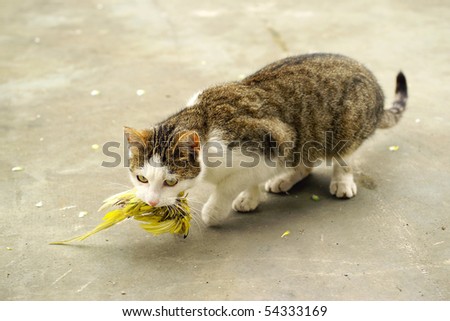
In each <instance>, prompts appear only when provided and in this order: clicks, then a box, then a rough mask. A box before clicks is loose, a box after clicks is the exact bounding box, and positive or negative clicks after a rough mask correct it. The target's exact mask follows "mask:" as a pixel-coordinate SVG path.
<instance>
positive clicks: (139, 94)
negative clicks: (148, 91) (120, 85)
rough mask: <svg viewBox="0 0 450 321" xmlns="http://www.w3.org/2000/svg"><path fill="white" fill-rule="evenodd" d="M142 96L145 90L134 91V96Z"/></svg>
mask: <svg viewBox="0 0 450 321" xmlns="http://www.w3.org/2000/svg"><path fill="white" fill-rule="evenodd" d="M143 94H145V90H144V89H138V90H136V95H138V96H142V95H143Z"/></svg>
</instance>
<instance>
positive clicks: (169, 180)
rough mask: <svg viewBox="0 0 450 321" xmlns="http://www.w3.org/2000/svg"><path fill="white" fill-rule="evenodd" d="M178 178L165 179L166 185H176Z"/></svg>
mask: <svg viewBox="0 0 450 321" xmlns="http://www.w3.org/2000/svg"><path fill="white" fill-rule="evenodd" d="M177 183H178V180H177V179H176V178H169V179H166V180H165V181H164V185H166V186H175V185H177Z"/></svg>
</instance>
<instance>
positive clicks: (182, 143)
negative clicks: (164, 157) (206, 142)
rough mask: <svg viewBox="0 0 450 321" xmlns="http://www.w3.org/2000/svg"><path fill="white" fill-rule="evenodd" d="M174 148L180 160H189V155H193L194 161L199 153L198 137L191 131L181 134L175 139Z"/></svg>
mask: <svg viewBox="0 0 450 321" xmlns="http://www.w3.org/2000/svg"><path fill="white" fill-rule="evenodd" d="M175 148H176V149H177V150H178V152H179V154H180V157H181V158H183V157H185V158H189V155H193V156H194V159H195V160H196V159H197V157H198V155H199V153H200V136H199V135H198V133H197V132H195V131H192V130H190V131H185V132H181V133H179V134H178V135H177V137H176V138H175Z"/></svg>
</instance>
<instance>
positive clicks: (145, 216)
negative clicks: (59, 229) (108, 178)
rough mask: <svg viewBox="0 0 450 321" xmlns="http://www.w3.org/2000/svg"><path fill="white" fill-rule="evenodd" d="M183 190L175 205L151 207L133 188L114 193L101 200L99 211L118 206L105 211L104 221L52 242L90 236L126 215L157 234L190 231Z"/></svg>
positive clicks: (183, 233)
mask: <svg viewBox="0 0 450 321" xmlns="http://www.w3.org/2000/svg"><path fill="white" fill-rule="evenodd" d="M186 196H187V195H186V194H185V193H184V192H181V193H180V194H178V198H177V201H176V204H175V205H174V206H162V207H152V206H150V205H148V204H147V203H145V202H143V201H141V200H140V199H138V198H137V197H136V191H135V190H134V189H131V190H128V191H125V192H122V193H118V194H115V195H113V196H110V197H108V198H107V199H105V200H104V201H103V205H102V206H101V207H100V209H99V211H102V210H105V209H107V208H111V207H119V208H116V209H113V210H111V211H109V212H108V213H106V214H105V216H104V217H103V222H102V223H100V224H99V225H97V227H95V228H94V229H93V230H91V231H90V232H87V233H86V234H83V235H80V236H76V237H74V238H71V239H68V240H65V241H59V242H52V243H50V244H53V245H61V244H66V243H69V242H73V241H82V240H84V239H86V238H88V237H89V236H91V235H93V234H95V233H97V232H100V231H102V230H105V229H107V228H110V227H111V226H113V225H115V224H117V223H119V222H121V221H123V220H125V219H127V218H133V219H135V220H137V221H140V222H141V224H140V226H141V227H142V228H143V229H144V230H145V231H147V232H149V233H152V234H155V235H159V234H163V233H173V234H182V235H184V237H187V235H188V233H189V227H190V221H191V212H190V208H189V205H188V203H187V199H186Z"/></svg>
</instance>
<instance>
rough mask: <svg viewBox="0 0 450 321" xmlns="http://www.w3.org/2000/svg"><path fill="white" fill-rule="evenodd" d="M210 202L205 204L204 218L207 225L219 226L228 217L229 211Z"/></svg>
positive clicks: (203, 209)
mask: <svg viewBox="0 0 450 321" xmlns="http://www.w3.org/2000/svg"><path fill="white" fill-rule="evenodd" d="M208 203H209V202H207V203H206V204H205V205H203V208H202V220H203V222H204V223H205V225H206V226H219V225H220V224H221V223H222V222H223V221H224V220H225V218H227V216H228V214H229V211H227V210H219V209H218V208H217V207H216V206H214V205H212V204H208ZM228 206H230V205H228Z"/></svg>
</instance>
